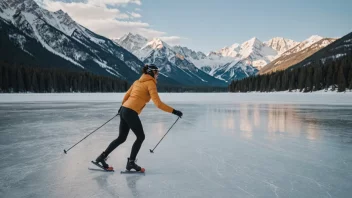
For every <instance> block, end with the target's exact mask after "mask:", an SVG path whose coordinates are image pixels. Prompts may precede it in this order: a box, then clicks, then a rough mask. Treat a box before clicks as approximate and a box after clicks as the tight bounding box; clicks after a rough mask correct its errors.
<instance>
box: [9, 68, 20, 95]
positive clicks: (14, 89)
mask: <svg viewBox="0 0 352 198" xmlns="http://www.w3.org/2000/svg"><path fill="white" fill-rule="evenodd" d="M16 69H17V66H15V67H14V68H10V70H9V77H10V79H9V80H10V88H11V92H17V90H18V88H17V87H18V86H17V72H16Z"/></svg>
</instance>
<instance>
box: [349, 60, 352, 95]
mask: <svg viewBox="0 0 352 198" xmlns="http://www.w3.org/2000/svg"><path fill="white" fill-rule="evenodd" d="M349 67H350V71H349V74H348V82H349V87H351V86H352V62H349ZM349 89H351V88H349Z"/></svg>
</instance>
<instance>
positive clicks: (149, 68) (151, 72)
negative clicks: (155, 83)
mask: <svg viewBox="0 0 352 198" xmlns="http://www.w3.org/2000/svg"><path fill="white" fill-rule="evenodd" d="M154 71H156V72H158V71H159V68H158V67H157V66H156V65H155V64H149V65H145V66H144V73H145V74H149V75H151V76H152V77H154Z"/></svg>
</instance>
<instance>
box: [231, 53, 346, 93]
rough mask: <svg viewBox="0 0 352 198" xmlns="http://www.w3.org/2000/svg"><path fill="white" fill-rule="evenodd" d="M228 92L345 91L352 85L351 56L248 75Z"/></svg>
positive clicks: (235, 82) (234, 82)
mask: <svg viewBox="0 0 352 198" xmlns="http://www.w3.org/2000/svg"><path fill="white" fill-rule="evenodd" d="M228 88H229V91H230V92H250V91H257V92H273V91H287V90H288V91H292V90H299V91H300V92H312V91H318V90H323V89H325V90H328V89H329V88H331V90H332V91H335V90H336V91H338V92H344V91H346V88H349V89H352V56H351V54H347V55H346V56H344V57H343V58H341V59H337V60H335V59H330V60H327V59H325V61H324V62H323V61H320V62H318V63H317V62H313V63H311V64H310V65H308V66H305V67H299V68H294V69H290V68H288V69H286V70H284V71H279V72H275V73H271V74H265V75H257V76H251V77H248V78H245V79H242V80H237V81H232V82H231V84H230V85H229V87H228Z"/></svg>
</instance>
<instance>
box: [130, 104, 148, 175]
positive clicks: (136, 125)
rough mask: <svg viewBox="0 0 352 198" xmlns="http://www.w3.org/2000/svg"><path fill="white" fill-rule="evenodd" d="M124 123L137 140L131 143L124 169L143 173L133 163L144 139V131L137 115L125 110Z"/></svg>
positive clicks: (142, 170) (141, 169)
mask: <svg viewBox="0 0 352 198" xmlns="http://www.w3.org/2000/svg"><path fill="white" fill-rule="evenodd" d="M126 122H127V123H128V125H129V126H130V127H131V129H132V131H133V133H134V134H135V135H136V137H137V139H136V140H135V142H134V143H133V146H132V150H131V154H130V157H129V158H128V161H127V165H126V169H127V170H131V169H135V170H136V171H141V172H144V169H143V168H141V167H140V166H138V165H137V164H136V163H135V160H136V157H137V154H138V152H139V150H140V148H141V146H142V143H143V141H144V139H145V135H144V130H143V126H142V122H141V120H140V119H139V117H138V114H137V113H136V112H134V111H132V110H127V112H126Z"/></svg>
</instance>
